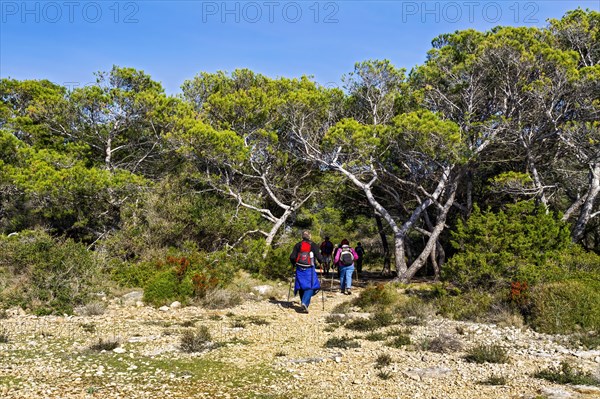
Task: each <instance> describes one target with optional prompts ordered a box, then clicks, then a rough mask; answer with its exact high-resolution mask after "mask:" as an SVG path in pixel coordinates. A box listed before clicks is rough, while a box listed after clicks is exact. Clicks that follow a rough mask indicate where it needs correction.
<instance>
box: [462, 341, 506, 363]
mask: <svg viewBox="0 0 600 399" xmlns="http://www.w3.org/2000/svg"><path fill="white" fill-rule="evenodd" d="M465 360H466V361H467V362H469V363H508V361H509V357H508V354H507V353H506V350H505V349H504V348H503V347H501V346H499V345H478V346H474V347H473V348H471V349H469V351H468V352H467V354H466V356H465Z"/></svg>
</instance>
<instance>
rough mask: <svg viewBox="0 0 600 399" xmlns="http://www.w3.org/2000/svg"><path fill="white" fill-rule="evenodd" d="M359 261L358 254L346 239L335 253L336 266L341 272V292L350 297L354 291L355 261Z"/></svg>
mask: <svg viewBox="0 0 600 399" xmlns="http://www.w3.org/2000/svg"><path fill="white" fill-rule="evenodd" d="M357 259H358V254H357V253H356V251H355V250H354V248H352V247H351V246H350V242H348V240H346V239H345V238H344V239H343V240H342V245H341V247H340V248H338V250H337V252H336V253H335V260H334V262H335V264H336V265H337V266H338V270H339V271H340V291H341V293H342V294H346V295H350V294H352V291H351V290H350V288H352V273H354V261H355V260H357Z"/></svg>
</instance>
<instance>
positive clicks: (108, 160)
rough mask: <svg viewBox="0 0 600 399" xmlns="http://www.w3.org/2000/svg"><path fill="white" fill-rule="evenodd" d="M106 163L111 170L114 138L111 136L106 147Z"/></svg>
mask: <svg viewBox="0 0 600 399" xmlns="http://www.w3.org/2000/svg"><path fill="white" fill-rule="evenodd" d="M104 155H105V156H104V165H105V166H106V170H111V169H112V168H111V163H112V139H111V138H110V137H109V138H108V140H106V148H105V149H104Z"/></svg>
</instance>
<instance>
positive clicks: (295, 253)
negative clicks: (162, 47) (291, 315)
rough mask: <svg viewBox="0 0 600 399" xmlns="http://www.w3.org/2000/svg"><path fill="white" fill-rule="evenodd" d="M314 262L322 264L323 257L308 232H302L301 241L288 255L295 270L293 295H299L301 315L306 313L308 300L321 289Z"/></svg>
mask: <svg viewBox="0 0 600 399" xmlns="http://www.w3.org/2000/svg"><path fill="white" fill-rule="evenodd" d="M316 261H318V262H319V264H323V257H322V256H321V254H320V253H319V246H318V245H317V244H315V243H314V242H312V241H311V240H310V231H308V230H305V231H303V232H302V241H300V242H299V243H297V244H296V245H294V249H293V250H292V253H291V254H290V262H291V263H292V266H293V267H295V268H296V284H295V285H294V295H296V294H299V295H300V300H301V303H302V312H303V313H308V306H309V305H310V299H311V298H312V297H313V295H315V294H317V293H318V292H319V290H320V289H321V284H319V278H318V277H317V272H316V270H315V266H316Z"/></svg>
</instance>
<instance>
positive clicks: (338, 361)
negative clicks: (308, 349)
mask: <svg viewBox="0 0 600 399" xmlns="http://www.w3.org/2000/svg"><path fill="white" fill-rule="evenodd" d="M333 360H335V362H336V363H341V362H342V357H341V356H336V357H335V358H334V359H333Z"/></svg>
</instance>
